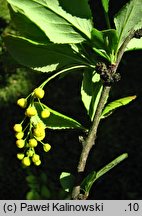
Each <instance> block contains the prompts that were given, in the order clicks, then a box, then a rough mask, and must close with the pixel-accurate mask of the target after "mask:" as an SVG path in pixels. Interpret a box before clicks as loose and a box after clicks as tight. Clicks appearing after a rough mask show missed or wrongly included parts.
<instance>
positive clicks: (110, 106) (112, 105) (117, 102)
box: [101, 95, 136, 118]
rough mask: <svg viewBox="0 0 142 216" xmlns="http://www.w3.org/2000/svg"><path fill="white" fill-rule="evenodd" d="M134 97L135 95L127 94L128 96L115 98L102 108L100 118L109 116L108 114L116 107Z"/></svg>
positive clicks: (125, 103)
mask: <svg viewBox="0 0 142 216" xmlns="http://www.w3.org/2000/svg"><path fill="white" fill-rule="evenodd" d="M135 98H136V95H134V96H128V97H125V98H121V99H118V100H115V101H113V102H111V103H109V104H107V105H106V107H105V108H104V110H103V112H102V115H101V118H105V117H107V116H109V115H110V114H112V112H113V111H114V110H115V109H117V108H118V107H121V106H125V105H127V104H128V103H130V102H131V101H133V100H134V99H135Z"/></svg>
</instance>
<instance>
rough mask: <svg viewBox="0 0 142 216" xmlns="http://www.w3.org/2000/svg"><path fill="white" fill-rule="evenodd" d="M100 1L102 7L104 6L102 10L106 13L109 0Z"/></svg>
mask: <svg viewBox="0 0 142 216" xmlns="http://www.w3.org/2000/svg"><path fill="white" fill-rule="evenodd" d="M101 1H102V5H103V8H104V11H105V12H106V13H108V9H109V0H101Z"/></svg>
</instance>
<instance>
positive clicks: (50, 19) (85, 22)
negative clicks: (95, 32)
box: [8, 0, 92, 43]
mask: <svg viewBox="0 0 142 216" xmlns="http://www.w3.org/2000/svg"><path fill="white" fill-rule="evenodd" d="M8 2H9V3H10V4H11V6H12V8H13V9H14V10H15V11H16V10H17V12H19V13H22V14H24V15H25V16H26V17H27V18H28V19H30V20H31V21H32V22H33V23H35V24H36V25H37V26H38V27H39V28H40V29H41V30H42V31H43V32H44V33H45V34H46V36H47V37H48V38H49V39H50V41H52V42H54V43H80V42H82V41H84V40H85V39H87V38H88V39H89V38H91V29H92V21H91V12H90V8H89V5H88V1H87V0H83V1H82V2H81V4H80V1H79V0H76V1H75V0H73V1H71V2H69V1H62V0H48V1H47V0H23V1H21V0H8ZM78 6H79V9H77V8H78ZM75 8H76V9H75ZM79 11H83V12H79Z"/></svg>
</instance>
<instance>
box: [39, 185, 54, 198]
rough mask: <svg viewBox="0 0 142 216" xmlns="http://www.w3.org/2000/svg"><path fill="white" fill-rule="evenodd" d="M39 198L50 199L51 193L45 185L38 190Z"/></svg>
mask: <svg viewBox="0 0 142 216" xmlns="http://www.w3.org/2000/svg"><path fill="white" fill-rule="evenodd" d="M40 196H41V198H42V199H49V198H50V197H51V192H50V190H49V189H48V187H46V186H45V185H42V186H41V188H40Z"/></svg>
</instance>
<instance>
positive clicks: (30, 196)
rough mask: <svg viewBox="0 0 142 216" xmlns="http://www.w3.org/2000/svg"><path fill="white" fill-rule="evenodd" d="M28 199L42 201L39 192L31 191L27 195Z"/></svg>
mask: <svg viewBox="0 0 142 216" xmlns="http://www.w3.org/2000/svg"><path fill="white" fill-rule="evenodd" d="M26 199H27V200H40V199H41V197H40V195H39V193H38V192H37V191H35V190H31V191H29V192H28V193H27V195H26Z"/></svg>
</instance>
